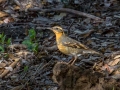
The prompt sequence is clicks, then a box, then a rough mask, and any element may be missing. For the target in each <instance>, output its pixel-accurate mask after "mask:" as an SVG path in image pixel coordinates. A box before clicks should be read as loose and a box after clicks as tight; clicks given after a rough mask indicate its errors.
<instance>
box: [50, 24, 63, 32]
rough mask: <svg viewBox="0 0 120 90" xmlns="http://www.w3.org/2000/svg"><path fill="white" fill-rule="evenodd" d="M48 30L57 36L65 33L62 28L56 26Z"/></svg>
mask: <svg viewBox="0 0 120 90" xmlns="http://www.w3.org/2000/svg"><path fill="white" fill-rule="evenodd" d="M48 29H50V30H52V31H53V32H54V33H55V34H64V31H63V29H62V28H61V27H60V26H54V27H52V28H48Z"/></svg>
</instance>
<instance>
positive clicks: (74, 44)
mask: <svg viewBox="0 0 120 90" xmlns="http://www.w3.org/2000/svg"><path fill="white" fill-rule="evenodd" d="M48 29H50V30H52V31H53V32H54V33H55V35H56V42H57V47H58V49H59V50H60V51H61V52H62V53H63V54H65V55H70V56H74V60H71V61H70V62H69V63H70V64H72V65H73V64H74V63H75V61H76V60H77V57H78V56H81V55H82V54H86V53H94V54H99V55H101V53H99V52H96V51H94V50H92V49H90V48H88V47H87V46H85V45H84V44H82V43H81V42H78V41H76V40H74V39H72V38H70V37H68V36H67V35H65V33H64V31H63V29H62V28H61V27H60V26H54V27H52V28H48Z"/></svg>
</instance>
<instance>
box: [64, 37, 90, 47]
mask: <svg viewBox="0 0 120 90" xmlns="http://www.w3.org/2000/svg"><path fill="white" fill-rule="evenodd" d="M62 44H63V45H64V46H67V47H71V48H78V49H88V47H87V46H85V45H83V44H82V43H80V42H78V41H76V40H74V39H72V38H69V37H67V38H66V40H63V41H62Z"/></svg>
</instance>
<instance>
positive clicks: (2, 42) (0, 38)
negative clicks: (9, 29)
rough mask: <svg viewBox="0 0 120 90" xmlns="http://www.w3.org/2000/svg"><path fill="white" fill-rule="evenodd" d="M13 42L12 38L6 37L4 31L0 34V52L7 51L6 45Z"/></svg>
mask: <svg viewBox="0 0 120 90" xmlns="http://www.w3.org/2000/svg"><path fill="white" fill-rule="evenodd" d="M10 43H11V38H8V39H7V38H6V35H4V34H3V33H2V34H0V52H4V51H5V46H8V45H10Z"/></svg>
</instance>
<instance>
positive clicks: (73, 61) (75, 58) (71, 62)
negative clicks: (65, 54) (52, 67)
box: [68, 55, 77, 65]
mask: <svg viewBox="0 0 120 90" xmlns="http://www.w3.org/2000/svg"><path fill="white" fill-rule="evenodd" d="M76 60H77V55H75V56H74V59H72V60H70V61H69V62H68V64H71V65H73V64H74V63H75V61H76Z"/></svg>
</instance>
